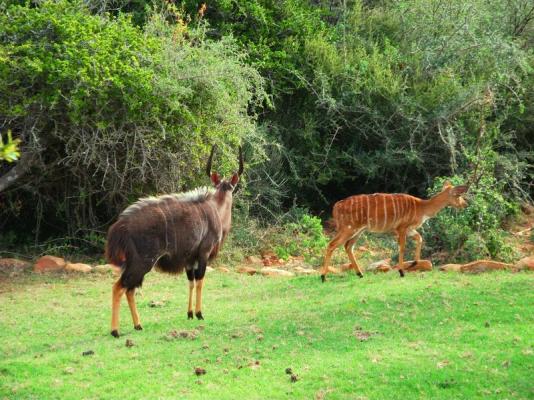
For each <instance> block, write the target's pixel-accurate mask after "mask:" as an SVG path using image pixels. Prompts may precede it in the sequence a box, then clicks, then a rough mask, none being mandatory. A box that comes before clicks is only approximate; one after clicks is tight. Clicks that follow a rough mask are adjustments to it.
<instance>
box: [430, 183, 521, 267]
mask: <svg viewBox="0 0 534 400" xmlns="http://www.w3.org/2000/svg"><path fill="white" fill-rule="evenodd" d="M445 179H449V180H450V181H451V182H452V183H453V184H460V183H462V179H461V178H460V177H458V176H454V177H452V178H437V179H436V180H435V182H434V185H433V187H432V188H431V190H430V194H435V193H437V192H438V191H439V190H440V189H441V187H442V186H443V182H444V180H445ZM503 188H504V183H503V182H499V181H497V180H496V179H495V178H494V177H492V176H487V175H484V176H483V177H482V178H481V179H480V181H479V182H478V184H477V185H476V186H474V187H471V189H470V190H469V192H468V194H467V195H466V196H465V197H466V200H467V202H468V206H467V207H466V208H465V209H453V208H446V209H445V210H442V211H441V212H440V213H438V215H437V216H435V217H434V218H432V219H430V220H429V221H428V226H427V228H425V229H424V236H425V243H426V245H425V247H426V249H427V250H426V251H430V252H440V251H446V252H447V253H449V255H450V257H451V259H450V260H448V261H450V262H453V261H461V262H468V261H473V260H477V259H483V258H492V259H499V260H504V261H512V260H513V259H514V258H515V257H516V256H517V254H516V253H515V251H514V250H513V248H512V247H511V245H510V244H509V243H508V236H509V235H508V234H507V233H506V231H505V230H504V229H503V224H504V222H505V221H507V220H508V219H510V218H512V217H514V216H516V215H517V213H518V211H519V207H518V205H517V204H516V203H515V202H513V201H511V200H509V199H508V198H507V197H506V196H505V195H504V190H503Z"/></svg>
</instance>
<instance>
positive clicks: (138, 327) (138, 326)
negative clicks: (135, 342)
mask: <svg viewBox="0 0 534 400" xmlns="http://www.w3.org/2000/svg"><path fill="white" fill-rule="evenodd" d="M134 329H135V330H136V331H142V330H143V327H142V326H141V325H135V326H134Z"/></svg>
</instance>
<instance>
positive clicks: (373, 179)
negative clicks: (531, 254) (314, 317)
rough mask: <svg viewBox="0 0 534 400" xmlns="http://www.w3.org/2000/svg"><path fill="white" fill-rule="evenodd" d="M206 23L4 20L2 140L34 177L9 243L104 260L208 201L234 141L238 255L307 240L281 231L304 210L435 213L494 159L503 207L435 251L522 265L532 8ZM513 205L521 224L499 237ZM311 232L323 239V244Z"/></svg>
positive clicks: (532, 81)
mask: <svg viewBox="0 0 534 400" xmlns="http://www.w3.org/2000/svg"><path fill="white" fill-rule="evenodd" d="M206 5H207V8H206V7H205V6H202V5H201V4H200V3H199V2H197V1H190V0H183V1H180V2H167V1H165V2H161V3H160V2H156V3H155V5H154V4H153V3H152V1H148V0H135V1H127V0H105V1H100V0H74V1H67V0H58V1H55V2H51V1H45V2H35V3H31V4H30V3H25V2H24V1H23V0H8V1H5V2H3V3H1V4H0V11H1V12H0V108H1V109H2V112H1V113H0V126H2V129H3V130H5V129H9V128H11V130H12V132H13V134H14V135H15V137H16V138H19V139H22V144H23V148H22V150H23V151H22V155H23V159H21V161H20V162H19V164H21V165H22V164H25V162H23V161H25V160H24V157H26V158H27V159H29V160H30V161H31V168H30V169H29V173H27V174H26V175H25V178H24V179H21V180H18V181H17V183H16V184H14V185H12V186H11V187H10V188H9V190H8V192H4V193H2V197H0V206H1V207H0V217H7V218H2V221H3V222H2V223H3V224H4V225H0V229H2V228H4V227H5V226H7V224H12V223H13V222H14V221H15V219H16V220H17V221H21V220H22V221H24V223H23V224H21V225H20V229H18V232H17V234H16V235H14V234H13V235H9V238H10V239H9V241H16V240H17V238H18V237H20V234H21V233H20V232H26V233H29V234H35V233H36V232H38V231H39V230H40V231H45V233H48V234H50V235H52V236H53V235H67V234H68V235H71V236H74V237H76V238H79V237H82V236H83V235H85V237H86V238H87V240H88V241H89V242H97V243H100V242H99V241H98V239H97V238H98V234H99V233H101V232H102V231H103V230H104V229H105V228H106V227H107V225H108V224H109V222H110V221H111V220H112V219H113V218H114V216H116V214H117V212H118V211H119V210H120V209H121V208H122V207H123V206H124V205H125V204H126V203H128V202H130V201H132V200H133V199H135V198H137V197H138V196H140V195H146V194H151V193H155V192H163V191H175V190H182V189H185V188H190V187H192V186H196V185H199V184H202V183H204V182H205V181H204V179H205V178H204V177H203V176H202V166H203V162H204V160H205V158H206V155H207V153H208V151H209V145H210V143H214V142H217V143H219V144H220V152H219V154H218V159H217V165H221V168H222V170H223V172H228V171H229V170H230V169H232V168H233V167H235V162H236V160H235V147H236V145H237V144H238V143H245V144H246V146H245V150H246V155H247V159H248V163H247V170H246V171H247V175H246V183H247V185H246V186H244V187H243V191H242V192H241V193H240V194H239V196H238V199H237V200H238V201H237V203H238V204H237V207H236V208H237V209H236V214H235V215H236V217H237V218H236V221H237V224H236V227H238V229H236V231H235V237H234V238H233V239H232V238H230V240H236V241H239V243H241V244H242V245H243V248H244V249H250V250H252V249H258V248H259V247H261V246H262V240H263V236H262V235H261V234H259V235H247V229H248V228H247V227H249V228H250V231H253V232H260V231H262V230H263V229H264V227H265V226H266V225H270V224H273V222H274V223H278V224H279V226H278V227H277V229H279V230H280V231H284V229H286V228H287V229H292V228H291V227H289V225H287V226H286V224H285V223H284V222H282V218H281V214H283V213H284V212H285V211H287V210H288V209H296V208H294V206H297V208H298V207H306V208H307V209H310V210H312V212H313V213H315V214H316V215H321V216H325V217H327V215H328V214H329V212H330V209H329V206H330V205H331V204H333V203H334V202H335V201H337V200H339V199H340V198H342V197H345V196H347V195H350V194H357V193H370V192H379V191H380V192H392V191H398V192H405V193H406V192H407V193H411V194H415V195H420V196H424V195H425V194H426V193H427V188H428V187H429V186H432V185H433V184H435V183H434V182H435V179H436V177H439V176H451V175H453V176H457V177H458V179H460V177H462V178H463V179H464V180H465V179H466V177H468V176H470V175H471V173H472V171H473V168H474V166H475V165H477V164H478V163H479V161H480V159H481V158H487V159H488V164H487V165H486V167H484V168H485V170H484V176H483V178H482V179H481V180H480V182H479V185H480V187H481V188H482V187H483V188H484V191H485V193H483V191H479V192H477V191H474V192H473V194H472V196H473V199H472V200H473V203H472V208H470V209H469V210H467V211H466V214H460V213H454V212H451V211H447V212H446V213H444V214H443V216H440V217H439V218H438V219H436V221H435V222H432V223H431V224H430V227H429V228H427V236H428V237H427V239H428V240H429V242H430V243H431V249H433V250H436V251H437V250H442V249H445V250H451V249H453V250H456V249H460V250H458V253H457V255H456V256H457V258H458V259H467V258H470V257H471V256H472V255H473V254H474V253H475V252H478V253H480V255H488V256H492V257H499V258H503V259H506V258H509V257H510V253H509V251H508V250H507V249H506V246H505V243H506V240H505V239H504V238H503V233H502V230H501V228H500V227H501V225H502V223H503V220H504V219H505V218H506V217H507V216H510V215H512V214H513V212H511V211H510V210H511V209H512V208H514V207H515V206H513V204H514V202H515V201H516V200H517V199H519V198H523V199H524V198H528V197H529V196H532V194H533V190H534V186H533V183H532V182H534V168H533V164H534V163H533V161H534V131H533V129H532V126H533V123H534V119H533V115H534V70H533V68H532V65H534V51H533V49H534V8H533V7H532V4H531V2H530V0H506V1H501V0H469V1H463V0H452V1H447V2H443V1H438V0H431V1H427V0H402V1H363V0H351V1H342V2H341V1H338V0H322V1H309V0H282V1H270V0H247V1H244V0H243V1H229V0H214V1H211V2H209V3H206ZM266 92H267V94H268V96H267V95H266ZM490 161H491V162H490ZM490 164H491V166H490ZM10 168H11V167H10V166H6V164H4V165H2V166H0V179H1V175H2V173H5V172H7V171H12V169H10ZM0 187H1V182H0ZM497 195H499V196H502V198H497V197H495V196H497ZM496 201H499V204H508V205H510V207H511V208H510V210H508V208H507V207H508V206H507V207H505V208H506V209H507V210H508V211H506V212H504V211H503V212H500V211H499V212H498V213H497V214H495V218H494V219H492V218H491V215H490V214H491V213H493V211H491V212H490V211H487V210H493V208H494V207H496V206H495V202H496ZM325 210H327V211H325ZM501 211H502V210H501ZM476 215H480V217H479V219H477V217H476ZM447 218H448V219H447ZM296 221H298V222H295V223H296V224H297V227H298V228H299V229H302V230H303V231H306V232H307V233H305V235H309V234H310V229H311V231H313V229H315V228H317V226H315V225H314V226H315V228H310V227H309V226H308V225H306V223H304V221H301V220H298V219H297V220H296ZM310 221H311V222H310ZM310 221H308V222H310V223H312V225H313V224H315V223H316V222H317V221H316V220H315V219H312V220H310ZM453 221H456V222H453ZM477 221H478V222H477ZM480 221H483V222H480ZM477 224H478V225H477ZM448 225H449V226H450V227H451V229H450V230H449V231H448V232H446V229H445V228H446V226H448ZM287 229H286V230H287ZM295 229H296V228H295ZM310 235H311V236H310V238H311V239H310V240H311V241H312V242H314V243H322V239H321V238H320V237H319V236H317V237H314V236H313V234H310ZM282 236H283V235H282ZM6 237H8V235H5V234H4V240H5V238H6ZM281 240H282V241H284V240H285V239H283V238H281ZM299 240H300V239H299ZM306 240H307V239H306ZM306 244H308V243H303V242H302V241H301V242H299V243H298V246H302V245H306ZM295 246H296V245H292V244H291V243H285V242H284V243H282V244H281V245H280V248H279V253H280V255H284V254H285V253H287V254H293V253H296V252H297V250H296V248H295ZM282 253H284V254H282Z"/></svg>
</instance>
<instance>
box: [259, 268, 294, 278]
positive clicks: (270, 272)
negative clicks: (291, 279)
mask: <svg viewBox="0 0 534 400" xmlns="http://www.w3.org/2000/svg"><path fill="white" fill-rule="evenodd" d="M260 273H261V274H262V275H263V276H295V274H294V273H293V272H289V271H286V270H284V269H278V268H269V267H265V268H262V269H261V270H260Z"/></svg>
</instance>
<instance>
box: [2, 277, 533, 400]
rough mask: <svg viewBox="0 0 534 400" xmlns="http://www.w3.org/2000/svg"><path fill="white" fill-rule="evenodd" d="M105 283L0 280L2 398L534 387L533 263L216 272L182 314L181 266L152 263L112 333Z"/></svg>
mask: <svg viewBox="0 0 534 400" xmlns="http://www.w3.org/2000/svg"><path fill="white" fill-rule="evenodd" d="M112 281H113V277H112V276H101V275H97V274H91V275H89V276H66V275H49V276H47V275H41V276H39V275H23V276H21V277H17V278H12V279H11V280H10V281H7V280H6V279H4V280H3V281H0V399H136V398H137V399H178V398H180V399H182V398H184V399H237V398H239V399H286V398H287V399H430V398H432V399H474V398H484V399H492V398H495V399H505V398H508V399H533V398H534V274H529V273H516V274H513V273H509V272H499V273H492V274H485V275H477V276H468V275H459V274H452V273H451V274H444V273H439V272H432V273H427V274H409V275H407V277H406V278H404V279H399V278H398V276H397V275H396V274H383V275H371V274H367V275H366V276H365V277H364V279H358V278H357V277H356V276H354V275H352V274H350V275H336V276H333V275H330V276H329V280H328V281H327V282H326V283H325V284H321V283H320V281H319V278H318V277H317V276H315V277H298V278H292V279H276V278H264V277H261V276H253V277H250V276H245V275H238V274H233V273H230V274H224V273H220V272H217V271H216V272H212V273H210V274H209V275H208V277H207V281H206V285H205V290H204V308H203V313H204V316H205V318H206V319H205V320H204V321H197V320H194V321H188V320H187V316H186V306H187V284H186V279H185V277H184V276H179V277H171V276H167V275H163V274H159V273H151V274H149V275H147V276H146V280H145V286H144V288H143V290H142V295H138V296H136V297H137V302H138V308H139V312H140V314H141V320H142V323H143V327H144V330H143V331H136V330H134V329H133V326H132V323H131V318H130V314H129V311H128V306H127V304H126V301H125V300H124V301H123V304H122V308H121V334H122V336H121V337H120V338H119V339H115V338H113V337H112V336H110V335H109V322H110V321H109V320H110V300H111V284H112ZM153 302H159V303H157V304H158V305H159V306H157V307H152V306H151V305H153V304H152V303H153ZM182 336H187V337H182ZM128 339H129V340H130V341H132V342H133V346H131V347H127V346H126V340H128ZM89 351H91V352H93V354H90V355H83V353H84V352H89ZM195 367H200V368H203V369H205V371H206V373H205V374H204V375H200V376H197V375H196V374H195V372H194V369H195ZM287 368H291V370H292V373H293V374H294V375H295V377H296V381H295V382H292V381H291V375H290V374H287V373H286V369H287Z"/></svg>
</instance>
